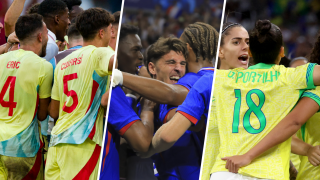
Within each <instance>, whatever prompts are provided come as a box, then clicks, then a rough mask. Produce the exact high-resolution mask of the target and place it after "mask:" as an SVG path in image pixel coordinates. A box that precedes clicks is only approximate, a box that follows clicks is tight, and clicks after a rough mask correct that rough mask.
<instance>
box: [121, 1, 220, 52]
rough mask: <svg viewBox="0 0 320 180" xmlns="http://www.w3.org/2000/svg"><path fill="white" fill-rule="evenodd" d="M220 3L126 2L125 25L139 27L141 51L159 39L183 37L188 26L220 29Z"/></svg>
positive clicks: (123, 19) (123, 20)
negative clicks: (205, 26) (203, 24)
mask: <svg viewBox="0 0 320 180" xmlns="http://www.w3.org/2000/svg"><path fill="white" fill-rule="evenodd" d="M222 2H223V1H221V0H210V1H209V0H182V1H181V0H180V1H175V0H153V1H150V0H127V1H125V4H124V8H123V9H124V10H123V12H124V13H123V17H122V23H125V24H131V25H135V26H137V27H139V36H140V38H141V42H142V46H143V49H142V52H144V50H145V49H146V48H147V47H148V46H149V45H151V44H153V43H154V42H156V40H158V39H159V37H165V38H166V37H169V36H171V35H174V36H176V37H180V35H181V34H182V32H183V30H184V28H185V27H187V26H188V25H189V24H192V23H195V22H198V21H200V22H204V23H207V24H210V25H211V26H213V27H214V28H215V29H216V30H217V31H219V30H220V21H221V14H222V10H223V3H222Z"/></svg>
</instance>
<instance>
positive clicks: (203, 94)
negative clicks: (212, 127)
mask: <svg viewBox="0 0 320 180" xmlns="http://www.w3.org/2000/svg"><path fill="white" fill-rule="evenodd" d="M212 81H213V74H207V75H204V76H202V77H201V78H200V79H199V80H198V81H197V82H196V83H195V84H194V86H193V87H192V89H191V91H190V92H189V93H188V95H187V97H186V99H185V101H184V102H183V103H182V104H181V105H180V106H179V107H178V109H177V112H179V113H181V114H182V115H183V116H185V117H186V118H188V119H189V120H190V121H191V122H192V123H193V124H197V123H198V121H199V120H200V118H201V116H202V115H203V114H204V113H205V112H206V111H207V110H208V109H209V104H210V95H211V89H212Z"/></svg>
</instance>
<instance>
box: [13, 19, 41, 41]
mask: <svg viewBox="0 0 320 180" xmlns="http://www.w3.org/2000/svg"><path fill="white" fill-rule="evenodd" d="M41 28H43V20H42V16H40V15H39V14H28V15H24V16H20V17H19V18H18V20H17V22H16V26H15V31H16V35H17V37H18V38H19V40H20V41H24V40H25V39H27V38H29V37H30V36H32V35H34V34H35V33H36V32H37V31H38V30H39V29H41Z"/></svg>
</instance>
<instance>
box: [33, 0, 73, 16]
mask: <svg viewBox="0 0 320 180" xmlns="http://www.w3.org/2000/svg"><path fill="white" fill-rule="evenodd" d="M66 8H67V5H66V3H64V2H63V1H61V0H44V1H43V2H42V3H41V4H40V6H39V8H38V14H40V15H42V16H43V17H44V18H46V17H50V16H55V15H58V14H61V13H63V12H64V11H65V9H66Z"/></svg>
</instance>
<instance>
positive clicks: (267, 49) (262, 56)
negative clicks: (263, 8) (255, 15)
mask: <svg viewBox="0 0 320 180" xmlns="http://www.w3.org/2000/svg"><path fill="white" fill-rule="evenodd" d="M249 39H250V41H249V48H250V51H251V54H252V57H253V61H254V62H255V63H266V64H274V63H275V60H276V58H277V56H278V55H279V53H280V48H281V47H282V46H283V39H282V33H281V30H280V28H279V27H278V26H276V25H274V24H272V23H271V22H270V21H269V20H258V21H256V24H255V27H254V29H253V30H252V31H251V32H250V34H249Z"/></svg>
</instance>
